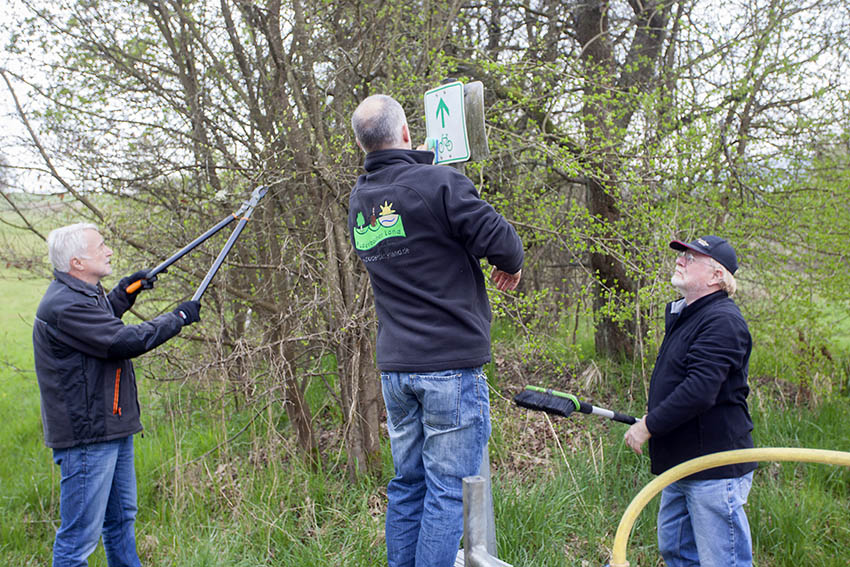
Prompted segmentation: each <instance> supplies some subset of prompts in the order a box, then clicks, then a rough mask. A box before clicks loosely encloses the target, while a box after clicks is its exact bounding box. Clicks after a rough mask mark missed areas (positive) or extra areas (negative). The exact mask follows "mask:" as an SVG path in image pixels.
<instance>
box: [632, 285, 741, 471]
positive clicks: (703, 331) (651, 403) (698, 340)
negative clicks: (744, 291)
mask: <svg viewBox="0 0 850 567" xmlns="http://www.w3.org/2000/svg"><path fill="white" fill-rule="evenodd" d="M665 327H666V332H665V335H664V341H663V342H662V343H661V349H660V350H659V352H658V358H657V359H656V361H655V368H654V369H653V371H652V378H651V380H650V384H649V400H648V404H647V405H648V410H649V411H648V413H647V416H646V426H647V429H649V432H650V433H651V434H652V437H650V439H649V455H650V459H651V462H652V472H653V473H654V474H661V473H663V472H664V471H666V470H667V469H669V468H672V467H674V466H675V465H678V464H680V463H683V462H685V461H687V460H689V459H693V458H695V457H700V456H702V455H708V454H710V453H717V452H719V451H727V450H732V449H747V448H750V447H752V446H753V439H752V436H751V433H750V432H751V431H752V430H753V422H752V419H751V418H750V412H749V408H748V406H747V395H748V394H749V392H750V388H749V385H748V384H747V374H748V366H749V359H750V352H751V350H752V339H751V338H750V332H749V329H748V328H747V323H746V321H744V317H743V316H742V315H741V311H740V310H739V309H738V306H737V305H735V302H734V301H732V300H731V299H730V298H729V296H728V295H727V294H726V292H724V291H717V292H714V293H712V294H710V295H707V296H705V297H701V298H700V299H698V300H696V301H694V302H693V303H692V304H691V305H685V300H684V299H680V300H679V301H674V302H672V303H669V304H668V305H667V309H666V315H665ZM755 468H756V463H741V464H734V465H726V466H723V467H717V468H713V469H709V470H706V471H701V472H698V473H695V474H693V475H691V476H689V477H687V478H688V479H717V478H733V477H739V476H742V475H744V474H746V473H748V472H750V471H751V470H753V469H755Z"/></svg>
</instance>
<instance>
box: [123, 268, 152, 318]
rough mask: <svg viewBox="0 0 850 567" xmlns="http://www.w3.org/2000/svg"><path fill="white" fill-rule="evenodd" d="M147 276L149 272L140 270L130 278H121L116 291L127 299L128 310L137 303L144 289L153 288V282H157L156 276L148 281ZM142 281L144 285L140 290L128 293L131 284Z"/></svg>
mask: <svg viewBox="0 0 850 567" xmlns="http://www.w3.org/2000/svg"><path fill="white" fill-rule="evenodd" d="M147 274H148V271H147V270H139V271H138V272H136V273H134V274H132V275H130V276H127V277H126V278H121V280H120V281H119V282H118V285H117V286H116V289H117V290H118V292H119V293H123V294H124V297H126V298H127V304H128V307H127V308H128V309H129V308H130V307H132V306H133V304H134V303H135V302H136V297H137V296H138V295H139V292H140V291H142V290H143V289H151V288H153V282H154V280H156V276H154V277H152V278H150V279H147V278H146V277H145V276H147ZM140 280H141V282H142V285H141V286H139V288H138V289H137V290H135V291H134V292H132V293H128V292H127V288H128V287H130V285H131V284H133V283H135V282H137V281H140Z"/></svg>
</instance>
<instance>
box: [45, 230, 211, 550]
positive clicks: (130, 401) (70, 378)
mask: <svg viewBox="0 0 850 567" xmlns="http://www.w3.org/2000/svg"><path fill="white" fill-rule="evenodd" d="M47 248H48V255H49V257H50V261H51V263H52V264H53V268H54V269H53V275H54V277H55V279H54V280H53V281H52V282H51V283H50V285H49V286H48V288H47V292H46V293H45V294H44V297H43V298H42V300H41V303H40V304H39V306H38V311H37V312H36V318H35V323H34V326H33V347H34V351H35V371H36V375H37V377H38V386H39V389H40V391H41V419H42V425H43V428H44V442H45V444H46V445H47V446H48V447H50V448H52V449H53V460H54V461H55V462H56V464H57V465H59V467H60V470H61V482H60V491H59V492H60V496H59V499H60V500H59V514H60V516H61V520H62V523H61V525H60V527H59V530H58V531H57V532H56V540H55V542H54V545H53V566H54V567H84V566H86V565H87V564H88V563H87V561H86V558H87V557H88V556H89V555H91V553H92V552H93V551H94V549H95V546H96V545H97V542H98V540H99V539H100V537H101V535H102V536H103V547H104V549H105V551H106V560H107V563H108V564H109V567H136V566H138V565H140V561H139V557H138V554H137V553H136V538H135V528H134V524H135V519H136V473H135V467H134V464H133V435H135V434H136V433H139V432H140V431H141V430H142V425H141V422H140V421H139V400H138V396H137V392H136V377H135V375H134V373H133V364H132V363H131V362H130V359H131V358H134V357H136V356H139V355H140V354H142V353H145V352H147V351H149V350H151V349H153V348H155V347H157V346H159V345H160V344H162V343H164V342H165V341H167V340H168V339H170V338H171V337H173V336H175V335H176V334H177V333H179V332H180V329H182V328H183V327H184V326H186V325H191V324H192V323H194V322H197V321H199V320H200V315H199V314H200V307H201V306H200V303H199V302H197V301H186V302H183V303H181V304H180V305H179V306H178V307H177V309H175V310H174V311H173V312H169V313H165V314H163V315H160V316H159V317H156V318H155V319H152V320H151V321H146V322H143V323H140V324H138V325H125V324H124V323H123V322H122V321H121V316H122V315H123V314H124V313H125V312H126V311H127V310H128V309H130V307H132V305H133V303H134V302H135V301H136V296H137V295H138V293H139V291H140V290H137V291H135V292H134V293H127V291H126V290H127V286H129V285H130V284H131V283H133V282H135V281H138V280H142V282H143V285H142V287H141V288H140V289H150V288H151V287H153V282H152V281H148V280H146V279H145V274H146V272H143V271H141V272H136V273H135V274H133V275H131V276H129V277H126V278H124V279H122V280H121V281H119V282H118V285H117V286H116V287H115V288H114V289H113V290H112V291H111V292H110V293H109V294H108V295H107V294H106V293H104V290H103V287H101V284H100V281H101V279H102V278H104V277H105V276H108V275H109V274H111V273H112V265H111V263H110V262H111V258H112V250H111V249H110V248H109V246H107V245H106V243H105V242H104V240H103V237H102V236H101V235H100V233H99V232H98V230H97V227H96V226H94V225H92V224H87V223H80V224H74V225H70V226H65V227H62V228H57V229H56V230H54V231H52V232H51V233H50V234H49V235H48V237H47Z"/></svg>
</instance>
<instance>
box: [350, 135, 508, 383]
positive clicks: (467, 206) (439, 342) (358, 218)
mask: <svg viewBox="0 0 850 567" xmlns="http://www.w3.org/2000/svg"><path fill="white" fill-rule="evenodd" d="M432 161H433V154H432V153H431V152H426V151H416V150H402V149H391V150H379V151H375V152H370V153H369V154H368V155H367V156H366V160H365V163H364V166H363V167H364V169H365V170H366V173H365V174H364V175H361V176H360V177H359V179H358V180H357V184H356V185H355V186H354V189H353V190H352V192H351V198H350V203H349V205H350V207H349V214H348V229H349V236H350V237H351V240H352V243H353V244H354V248H355V250H356V252H357V254H358V256H359V257H360V259H361V260H362V261H363V263H364V265H365V266H366V269H367V270H368V272H369V277H370V280H371V283H372V289H373V291H374V296H375V309H376V311H377V314H378V337H377V357H378V367H379V368H380V369H381V370H385V371H400V372H420V371H431V370H433V371H436V370H448V369H453V368H470V367H475V366H480V365H482V364H485V363H486V362H488V361H489V360H490V319H491V314H490V303H489V300H488V299H487V291H486V287H485V281H484V274H483V273H482V270H481V266H480V260H481V259H482V258H486V259H487V261H488V262H489V263H490V264H492V265H494V266H496V267H497V268H499V269H501V270H502V271H504V272H507V273H511V274H513V273H516V272H518V271H519V270H520V269H521V268H522V262H523V249H522V242H521V241H520V238H519V236H518V235H517V233H516V231H515V230H514V228H513V227H512V226H511V225H510V224H509V223H508V222H507V221H506V220H505V218H504V217H503V216H502V215H500V214H499V213H497V212H496V211H495V209H493V207H492V206H491V205H489V204H488V203H487V202H485V201H484V200H482V199H481V198H480V197H479V196H478V192H477V191H476V189H475V186H474V185H473V183H472V181H470V180H469V178H467V177H466V176H464V175H463V174H461V173H460V172H458V171H457V170H455V169H453V168H451V167H446V166H441V165H432V164H431V162H432Z"/></svg>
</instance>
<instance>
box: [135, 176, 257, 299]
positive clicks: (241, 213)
mask: <svg viewBox="0 0 850 567" xmlns="http://www.w3.org/2000/svg"><path fill="white" fill-rule="evenodd" d="M267 192H268V187H265V186H262V185H261V186H260V187H257V188H256V189H254V192H253V193H251V198H250V199H248V200H247V201H245V202H244V203H242V206H241V207H240V208H239V210H238V211H236V212H234V213H231V214H229V215H227V216H226V217H225V218H224V219H222V220H221V221H219V222H218V224H216V225H215V226H213V227H212V228H210V229H209V230H208V231H206V232H205V233H203V234H202V235H200V236H199V237H198V238H196V239H195V240H193V241H192V242H190V243H189V244H187V245H186V246H184V247H183V248H181V249H180V250H179V251H178V252H177V253H176V254H174V255H173V256H171V257H170V258H168V259H167V260H165V261H164V262H162V263H161V264H159V265H158V266H156V267H155V268H152V269H151V270H148V273H147V274H146V275H145V277H144V278H143V279H141V280H137V281H135V282H133V283H131V284H130V285H129V286H127V293H133V292H135V291H136V290H137V289H139V288H140V287H142V285H144V283H145V280H153V279H155V278H156V275H157V274H159V273H161V272H164V271H165V270H166V268H168V267H169V266H170V265H171V264H173V263H174V262H176V261H177V260H179V259H180V258H182V257H183V256H185V255H186V254H188V253H189V252H191V251H192V250H194V249H195V248H197V247H198V246H199V245H200V244H202V243H203V242H205V241H206V240H207V239H208V238H210V237H211V236H213V235H214V234H216V233H217V232H218V231H220V230H221V229H223V228H224V227H226V226H227V225H229V224H230V223H231V222H233V221H235V220H238V221H239V222H238V223H237V224H236V228H234V229H233V232H232V233H231V234H230V238H228V239H227V242H226V243H225V244H224V247H223V248H222V249H221V252H219V254H218V257H217V258H216V259H215V262H213V265H212V267H210V269H209V271H208V272H207V275H206V276H205V277H204V279H203V281H202V282H201V285H199V286H198V289H197V290H196V291H195V294H194V295H193V296H192V300H193V301H199V300H200V299H201V296H202V295H204V292H205V291H207V287H209V285H210V282H211V281H212V279H213V277H214V276H215V274H216V272H218V269H219V268H220V267H221V264H222V263H223V262H224V259H225V258H226V257H227V254H228V253H229V252H230V249H231V248H233V245H234V244H235V243H236V239H237V238H239V235H240V234H241V233H242V230H243V229H244V228H245V225H246V224H248V221H249V220H250V218H251V214H252V213H253V212H254V207H256V206H257V203H259V201H260V199H262V198H263V197H264V196H265V194H266V193H267Z"/></svg>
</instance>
